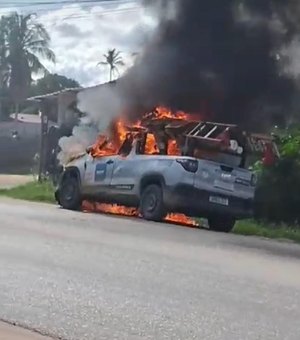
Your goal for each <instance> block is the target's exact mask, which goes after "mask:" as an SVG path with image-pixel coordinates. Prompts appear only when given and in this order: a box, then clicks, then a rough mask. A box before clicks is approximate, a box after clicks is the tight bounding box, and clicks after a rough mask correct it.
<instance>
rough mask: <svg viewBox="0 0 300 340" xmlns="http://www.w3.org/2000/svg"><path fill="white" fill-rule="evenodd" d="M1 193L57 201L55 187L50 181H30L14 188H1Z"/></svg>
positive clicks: (29, 198) (30, 199) (37, 200)
mask: <svg viewBox="0 0 300 340" xmlns="http://www.w3.org/2000/svg"><path fill="white" fill-rule="evenodd" d="M0 195H1V196H7V197H11V198H17V199H21V200H27V201H34V202H46V203H54V202H55V199H54V189H53V186H52V184H51V183H49V182H43V183H39V182H30V183H28V184H25V185H21V186H18V187H15V188H13V189H0Z"/></svg>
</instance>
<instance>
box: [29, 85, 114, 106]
mask: <svg viewBox="0 0 300 340" xmlns="http://www.w3.org/2000/svg"><path fill="white" fill-rule="evenodd" d="M115 83H116V81H112V82H108V83H103V84H99V85H94V86H90V87H76V88H68V89H63V90H61V91H57V92H53V93H47V94H44V95H40V96H35V97H30V98H27V101H31V102H41V101H43V100H46V99H55V98H57V97H58V95H60V94H62V93H68V92H73V93H78V92H82V91H86V90H90V89H95V88H98V87H101V86H107V85H114V84H115Z"/></svg>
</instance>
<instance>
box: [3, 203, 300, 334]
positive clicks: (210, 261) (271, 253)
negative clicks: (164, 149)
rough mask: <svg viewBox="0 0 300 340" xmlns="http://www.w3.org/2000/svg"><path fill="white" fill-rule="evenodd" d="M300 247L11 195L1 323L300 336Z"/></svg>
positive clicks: (91, 330)
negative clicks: (76, 209)
mask: <svg viewBox="0 0 300 340" xmlns="http://www.w3.org/2000/svg"><path fill="white" fill-rule="evenodd" d="M299 269H300V247H299V246H297V245H293V244H285V243H279V242H273V241H267V240H260V239H256V238H246V237H239V236H234V235H225V234H217V233H212V232H208V231H204V230H195V229H188V228H183V227H177V226H173V225H164V224H154V223H147V222H144V221H141V220H135V219H123V218H116V217H110V216H102V215H93V214H83V213H75V212H69V211H63V210H61V209H59V208H57V207H55V206H49V205H43V204H34V203H24V202H19V201H13V200H6V199H0V319H2V320H7V321H10V322H16V323H17V324H19V325H22V326H25V327H27V328H30V329H36V330H38V331H40V332H41V333H44V334H48V335H51V336H53V337H61V338H63V339H76V340H77V339H78V340H84V339H88V340H101V339H109V340H110V339H122V340H123V339H130V340H135V339H174V340H175V339H184V340H187V339H201V340H206V339H213V340H219V339H221V340H227V339H228V340H248V339H251V340H258V339H262V340H268V339H270V340H274V339H280V340H299V339H300V270H299Z"/></svg>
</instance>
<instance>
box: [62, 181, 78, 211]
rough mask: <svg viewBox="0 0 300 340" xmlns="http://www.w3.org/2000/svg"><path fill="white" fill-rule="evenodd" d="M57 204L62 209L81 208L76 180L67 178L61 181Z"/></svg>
mask: <svg viewBox="0 0 300 340" xmlns="http://www.w3.org/2000/svg"><path fill="white" fill-rule="evenodd" d="M58 195H59V203H60V205H61V206H62V207H63V208H64V209H68V210H79V209H80V206H81V195H80V188H79V185H78V180H77V179H76V178H73V177H68V178H66V179H64V180H63V182H62V184H61V188H60V189H59V194H58Z"/></svg>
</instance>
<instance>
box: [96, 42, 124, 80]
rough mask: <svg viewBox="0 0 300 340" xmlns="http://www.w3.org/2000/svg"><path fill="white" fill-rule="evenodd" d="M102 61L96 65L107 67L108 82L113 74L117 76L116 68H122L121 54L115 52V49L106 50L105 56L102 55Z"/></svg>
mask: <svg viewBox="0 0 300 340" xmlns="http://www.w3.org/2000/svg"><path fill="white" fill-rule="evenodd" d="M103 57H104V61H100V63H98V65H106V66H109V81H112V80H113V76H114V73H115V72H117V73H118V74H119V69H118V66H124V65H125V63H124V61H123V59H122V56H121V52H120V51H117V50H116V49H115V48H114V49H111V50H108V51H107V54H104V55H103Z"/></svg>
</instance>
